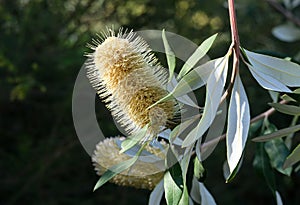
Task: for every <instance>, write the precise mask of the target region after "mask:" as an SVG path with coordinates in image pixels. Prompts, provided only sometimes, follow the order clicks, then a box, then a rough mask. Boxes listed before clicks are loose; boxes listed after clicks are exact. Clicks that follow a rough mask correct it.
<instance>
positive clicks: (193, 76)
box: [149, 58, 223, 108]
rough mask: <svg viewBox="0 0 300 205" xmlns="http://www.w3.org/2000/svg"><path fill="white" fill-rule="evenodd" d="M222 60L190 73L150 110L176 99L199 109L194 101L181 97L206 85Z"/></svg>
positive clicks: (204, 65)
mask: <svg viewBox="0 0 300 205" xmlns="http://www.w3.org/2000/svg"><path fill="white" fill-rule="evenodd" d="M222 60H223V58H218V59H214V60H211V61H208V62H206V63H205V64H203V65H200V66H198V67H197V68H195V69H194V70H192V71H191V72H190V73H188V74H187V75H185V76H184V77H183V78H182V79H181V80H180V81H179V82H178V84H177V85H176V87H175V88H174V89H173V90H172V91H171V92H170V93H169V94H168V95H167V96H165V97H163V98H162V99H160V100H159V101H157V102H156V103H154V104H153V105H151V106H150V107H149V108H151V107H153V106H155V105H157V104H159V103H162V102H165V101H168V100H170V99H172V98H176V99H177V100H178V101H180V102H183V103H184V104H187V105H190V106H192V107H199V106H198V105H197V104H195V103H194V102H193V101H192V102H191V101H190V100H188V101H187V100H181V97H182V96H184V95H186V94H187V93H190V92H192V91H193V90H196V89H198V88H200V87H202V86H203V85H205V84H206V83H207V80H208V78H209V76H210V74H211V73H212V71H213V70H214V69H215V68H216V66H218V65H219V64H220V62H221V61H222Z"/></svg>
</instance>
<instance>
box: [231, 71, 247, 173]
mask: <svg viewBox="0 0 300 205" xmlns="http://www.w3.org/2000/svg"><path fill="white" fill-rule="evenodd" d="M249 125H250V109H249V103H248V98H247V95H246V92H245V89H244V86H243V84H242V81H241V79H240V76H239V75H237V76H236V79H235V82H234V85H233V90H232V93H231V98H230V104H229V112H228V125H227V137H226V146H227V161H228V165H229V170H230V172H231V173H232V172H233V171H234V169H235V168H236V166H237V165H238V163H239V161H240V159H241V156H242V154H243V151H244V147H245V144H246V141H247V137H248V131H249Z"/></svg>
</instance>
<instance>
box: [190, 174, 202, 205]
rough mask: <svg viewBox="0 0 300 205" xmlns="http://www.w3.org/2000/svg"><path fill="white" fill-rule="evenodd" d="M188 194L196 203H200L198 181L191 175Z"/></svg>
mask: <svg viewBox="0 0 300 205" xmlns="http://www.w3.org/2000/svg"><path fill="white" fill-rule="evenodd" d="M190 195H191V197H192V199H193V200H194V201H195V202H196V203H198V204H201V195H200V187H199V181H198V180H197V179H196V178H195V177H193V181H192V189H191V193H190Z"/></svg>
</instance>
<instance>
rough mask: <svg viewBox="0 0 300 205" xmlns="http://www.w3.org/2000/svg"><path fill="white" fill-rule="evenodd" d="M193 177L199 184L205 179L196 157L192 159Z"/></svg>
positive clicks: (200, 163)
mask: <svg viewBox="0 0 300 205" xmlns="http://www.w3.org/2000/svg"><path fill="white" fill-rule="evenodd" d="M194 176H195V178H196V179H197V180H198V181H200V182H203V181H204V179H205V177H206V171H205V169H204V167H203V165H202V162H201V161H200V160H199V159H198V157H195V159H194Z"/></svg>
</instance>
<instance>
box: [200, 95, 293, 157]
mask: <svg viewBox="0 0 300 205" xmlns="http://www.w3.org/2000/svg"><path fill="white" fill-rule="evenodd" d="M279 103H280V104H285V103H287V101H286V100H282V101H280V102H279ZM275 111H276V110H275V109H274V108H270V109H268V110H267V111H265V112H263V113H261V114H259V115H257V116H255V117H254V118H252V119H251V120H250V124H252V123H254V122H257V121H259V120H261V119H264V118H267V117H269V116H270V115H272V114H273V113H274V112H275ZM225 138H226V134H223V135H221V136H219V137H216V138H214V139H212V140H210V141H208V142H205V143H203V144H202V145H201V151H202V152H204V151H205V150H207V149H208V148H209V147H210V146H212V145H215V144H217V143H218V142H219V141H220V140H223V139H225Z"/></svg>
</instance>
